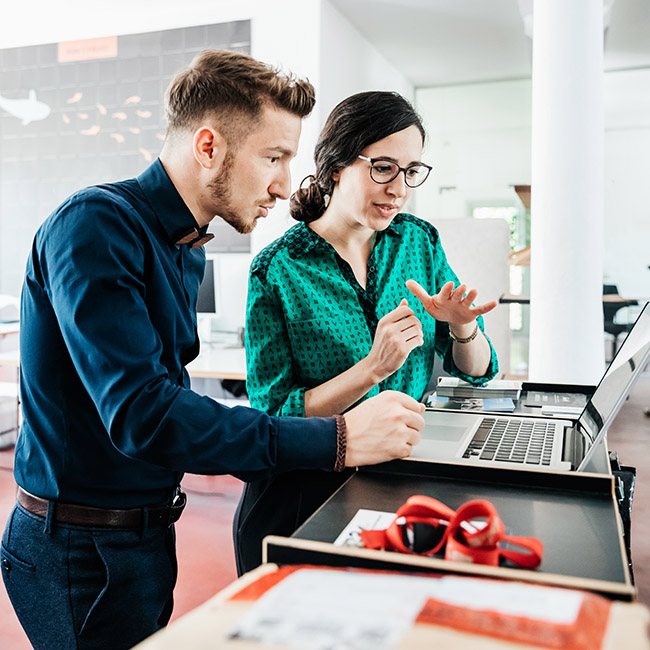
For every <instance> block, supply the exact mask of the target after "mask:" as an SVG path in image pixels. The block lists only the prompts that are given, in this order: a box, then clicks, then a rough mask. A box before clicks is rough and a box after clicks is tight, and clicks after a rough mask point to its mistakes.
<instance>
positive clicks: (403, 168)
mask: <svg viewBox="0 0 650 650" xmlns="http://www.w3.org/2000/svg"><path fill="white" fill-rule="evenodd" d="M357 158H361V160H365V161H366V162H369V163H370V168H369V173H370V178H371V180H372V182H373V183H377V184H378V185H387V184H388V183H392V182H393V181H394V180H395V179H396V178H397V177H398V176H399V173H400V172H404V183H405V185H406V186H407V187H410V188H411V189H415V188H416V187H420V185H424V183H425V181H426V180H427V178H429V174H430V173H431V170H432V169H433V167H432V166H431V165H427V164H426V163H423V162H420V163H412V164H410V165H409V166H408V167H400V166H399V165H398V164H397V163H396V162H395V161H394V160H391V159H390V158H368V156H362V155H361V154H359V155H358V156H357ZM381 161H383V162H387V163H391V164H392V165H395V166H396V167H397V172H396V173H395V176H393V178H390V179H388V180H387V181H378V180H376V179H374V178H373V176H372V168H373V165H374V164H375V163H376V162H381ZM416 165H417V166H418V167H425V168H426V170H427V175H426V176H425V177H424V180H423V181H422V182H421V183H418V184H417V185H409V182H408V179H407V177H406V172H407V171H408V170H409V169H411V168H413V167H415V166H416Z"/></svg>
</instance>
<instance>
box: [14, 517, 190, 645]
mask: <svg viewBox="0 0 650 650" xmlns="http://www.w3.org/2000/svg"><path fill="white" fill-rule="evenodd" d="M1 556H2V562H1V564H2V577H3V579H4V583H5V586H6V588H7V593H8V594H9V598H10V599H11V602H12V604H13V607H14V609H15V611H16V614H17V616H18V620H19V621H20V624H21V625H22V626H23V628H24V630H25V632H26V634H27V636H28V637H29V640H30V641H31V643H32V645H33V646H34V648H35V649H36V650H40V649H43V650H72V649H74V650H100V649H101V650H103V649H106V650H109V649H110V650H120V649H121V648H131V647H132V646H134V645H135V644H137V643H139V642H140V641H142V640H143V639H145V638H146V637H148V636H150V635H151V634H153V633H154V632H155V631H156V630H158V629H160V628H161V627H163V626H164V625H166V624H167V622H168V621H169V617H170V616H171V613H172V607H173V600H172V591H173V589H174V585H175V583H176V575H177V564H176V551H175V536H174V530H173V527H172V528H165V527H158V528H150V529H146V530H142V531H137V530H124V529H108V528H92V527H85V526H71V525H67V524H54V523H53V524H51V526H48V524H47V521H46V520H45V519H43V518H41V517H37V516H36V515H33V514H31V513H29V512H27V511H26V510H24V509H23V508H22V507H21V506H18V505H17V506H16V507H15V508H14V510H13V512H12V513H11V515H10V516H9V520H8V521H7V525H6V528H5V531H4V536H3V538H2V550H1Z"/></svg>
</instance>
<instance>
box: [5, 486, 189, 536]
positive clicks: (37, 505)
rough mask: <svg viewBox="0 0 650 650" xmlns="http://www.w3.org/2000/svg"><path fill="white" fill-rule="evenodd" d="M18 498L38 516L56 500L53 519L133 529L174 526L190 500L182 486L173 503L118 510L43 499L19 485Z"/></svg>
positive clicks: (73, 523) (26, 508)
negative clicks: (182, 490)
mask: <svg viewBox="0 0 650 650" xmlns="http://www.w3.org/2000/svg"><path fill="white" fill-rule="evenodd" d="M16 500H17V501H18V503H19V504H20V505H21V506H22V507H23V508H25V510H27V512H31V513H32V514H33V515H36V516H38V517H47V513H48V510H49V508H50V503H52V504H53V506H54V514H53V520H54V521H56V522H58V523H61V524H72V525H75V526H97V527H100V528H133V529H141V528H142V527H143V526H145V525H146V526H147V527H148V528H154V527H157V526H171V525H172V524H173V523H175V522H176V521H178V520H179V518H180V516H181V513H182V512H183V508H184V507H185V504H186V503H187V497H186V496H185V493H184V492H181V491H180V489H178V490H177V491H176V494H175V495H174V499H173V500H172V503H171V504H167V505H163V506H151V507H146V508H126V509H117V510H116V509H109V508H91V507H89V506H79V505H76V504H74V503H61V502H60V501H54V502H51V501H49V500H48V499H42V498H41V497H36V496H34V495H33V494H30V493H29V492H26V491H25V490H23V488H21V487H20V486H18V491H17V494H16Z"/></svg>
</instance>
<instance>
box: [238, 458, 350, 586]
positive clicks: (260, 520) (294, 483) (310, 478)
mask: <svg viewBox="0 0 650 650" xmlns="http://www.w3.org/2000/svg"><path fill="white" fill-rule="evenodd" d="M353 473H354V469H348V470H345V471H343V472H323V471H318V470H299V471H294V472H287V473H286V474H278V475H277V476H273V477H271V478H269V479H264V480H261V481H252V482H250V483H246V485H245V486H244V492H243V494H242V496H241V499H240V501H239V505H238V506H237V511H236V512H235V517H234V521H233V541H234V546H235V560H236V562H237V574H238V575H240V576H241V575H243V574H244V573H246V572H247V571H251V570H252V569H254V568H255V567H257V566H259V565H260V564H261V563H262V541H263V539H264V538H265V537H266V536H267V535H282V536H284V537H288V536H290V535H291V534H292V533H293V532H294V531H295V530H296V528H298V527H299V526H300V525H301V524H303V523H304V522H305V520H306V519H308V518H309V517H310V516H311V515H312V514H313V513H314V512H315V511H316V510H318V508H319V507H320V506H321V505H322V504H323V503H324V502H325V501H327V499H328V498H329V497H330V496H332V494H333V493H334V492H336V490H338V489H339V488H340V487H341V485H343V483H345V481H346V480H347V479H348V478H349V477H350V476H351V475H352V474H353Z"/></svg>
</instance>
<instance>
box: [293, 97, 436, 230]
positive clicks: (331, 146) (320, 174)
mask: <svg viewBox="0 0 650 650" xmlns="http://www.w3.org/2000/svg"><path fill="white" fill-rule="evenodd" d="M409 126H417V127H418V129H419V131H420V133H421V134H422V143H423V144H424V140H425V136H426V134H425V131H424V126H423V125H422V120H421V119H420V116H419V115H418V114H417V113H416V112H415V109H414V108H413V106H411V104H410V103H409V102H408V100H406V99H405V98H404V97H402V96H401V95H400V94H399V93H396V92H390V91H379V90H373V91H369V92H363V93H357V94H356V95H351V96H350V97H348V98H346V99H344V100H343V101H342V102H341V103H340V104H338V105H337V106H336V107H335V108H334V110H332V112H331V113H330V114H329V117H328V118H327V121H326V122H325V126H324V127H323V130H322V131H321V134H320V137H319V138H318V143H317V144H316V149H315V150H314V162H315V163H316V173H315V175H313V176H308V177H307V178H306V179H305V180H304V181H303V183H301V187H300V189H298V190H297V191H296V192H295V193H294V194H293V195H292V197H291V203H290V208H289V209H290V212H291V216H292V217H293V218H294V219H296V220H297V221H305V222H309V221H315V220H316V219H318V218H319V217H320V216H321V215H322V214H323V212H325V208H326V207H327V201H328V199H327V198H326V197H329V195H331V194H332V190H333V189H334V181H333V180H332V174H333V173H334V172H336V171H339V170H341V169H343V168H344V167H347V166H348V165H351V164H352V163H353V162H354V161H355V160H356V159H357V156H358V155H359V154H360V153H361V152H362V151H363V150H364V149H365V148H366V147H367V146H368V145H371V144H372V143H373V142H378V141H379V140H383V139H384V138H386V137H388V136H389V135H392V134H393V133H397V132H398V131H402V130H404V129H407V128H408V127H409ZM307 180H309V184H308V185H306V186H305V187H302V185H303V184H304V183H305V181H307Z"/></svg>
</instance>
